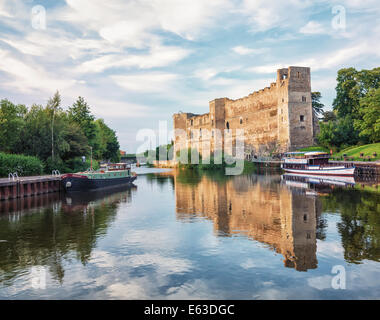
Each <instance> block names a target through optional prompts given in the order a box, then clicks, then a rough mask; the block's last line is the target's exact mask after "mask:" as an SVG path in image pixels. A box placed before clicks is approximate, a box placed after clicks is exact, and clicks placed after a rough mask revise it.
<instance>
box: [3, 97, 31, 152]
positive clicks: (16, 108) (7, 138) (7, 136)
mask: <svg viewBox="0 0 380 320" xmlns="http://www.w3.org/2000/svg"><path fill="white" fill-rule="evenodd" d="M26 113H27V109H26V107H25V106H24V105H15V104H13V103H12V102H10V101H9V100H6V99H4V100H1V102H0V151H4V152H9V153H13V152H16V149H17V148H18V145H19V143H20V134H21V131H22V130H23V127H24V124H25V122H24V118H25V115H26Z"/></svg>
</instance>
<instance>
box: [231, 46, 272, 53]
mask: <svg viewBox="0 0 380 320" xmlns="http://www.w3.org/2000/svg"><path fill="white" fill-rule="evenodd" d="M267 50H268V49H267V48H261V49H252V48H247V47H244V46H237V47H233V48H232V51H234V52H235V53H237V54H240V55H251V54H262V53H264V52H266V51H267Z"/></svg>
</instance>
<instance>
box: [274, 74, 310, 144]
mask: <svg viewBox="0 0 380 320" xmlns="http://www.w3.org/2000/svg"><path fill="white" fill-rule="evenodd" d="M277 90H278V111H279V112H278V137H279V142H280V144H281V145H283V146H284V149H285V150H290V151H292V150H296V149H299V148H303V147H308V146H311V145H312V144H313V111H312V105H311V81H310V68H306V67H289V68H287V69H286V68H285V69H279V70H277Z"/></svg>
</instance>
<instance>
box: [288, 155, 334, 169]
mask: <svg viewBox="0 0 380 320" xmlns="http://www.w3.org/2000/svg"><path fill="white" fill-rule="evenodd" d="M329 158H330V155H329V154H328V153H327V152H323V151H313V152H287V153H285V156H284V163H287V164H288V163H289V164H305V165H311V166H313V165H328V163H329Z"/></svg>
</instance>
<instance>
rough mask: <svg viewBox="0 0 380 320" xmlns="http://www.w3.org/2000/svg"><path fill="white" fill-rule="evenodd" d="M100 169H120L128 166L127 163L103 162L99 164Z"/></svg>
mask: <svg viewBox="0 0 380 320" xmlns="http://www.w3.org/2000/svg"><path fill="white" fill-rule="evenodd" d="M100 169H101V170H104V171H120V170H129V169H130V167H129V165H128V164H127V163H105V164H102V165H100Z"/></svg>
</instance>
